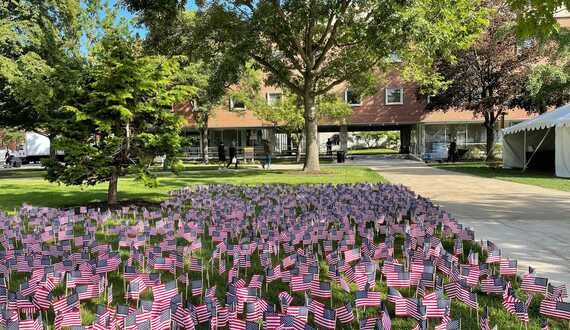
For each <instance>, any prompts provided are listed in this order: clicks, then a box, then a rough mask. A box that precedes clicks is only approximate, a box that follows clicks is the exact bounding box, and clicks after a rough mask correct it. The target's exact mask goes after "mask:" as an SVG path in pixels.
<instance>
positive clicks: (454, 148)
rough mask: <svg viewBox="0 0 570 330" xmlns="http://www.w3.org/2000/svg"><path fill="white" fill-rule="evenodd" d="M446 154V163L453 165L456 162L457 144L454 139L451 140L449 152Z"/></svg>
mask: <svg viewBox="0 0 570 330" xmlns="http://www.w3.org/2000/svg"><path fill="white" fill-rule="evenodd" d="M447 153H448V155H447V161H449V162H452V163H455V161H457V142H456V140H455V139H453V141H451V143H450V144H449V150H448V152H447Z"/></svg>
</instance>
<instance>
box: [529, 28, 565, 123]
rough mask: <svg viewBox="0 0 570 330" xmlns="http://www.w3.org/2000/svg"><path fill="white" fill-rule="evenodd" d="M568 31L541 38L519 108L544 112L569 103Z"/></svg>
mask: <svg viewBox="0 0 570 330" xmlns="http://www.w3.org/2000/svg"><path fill="white" fill-rule="evenodd" d="M569 41H570V31H569V30H568V29H562V30H560V31H559V32H558V33H556V34H552V35H550V37H549V38H542V39H540V46H541V49H540V53H541V55H542V56H541V60H540V62H539V63H537V64H536V65H534V66H532V67H531V69H530V71H529V74H528V76H527V79H526V84H525V86H524V90H523V93H521V99H520V102H519V105H520V106H522V107H523V108H525V109H527V110H528V111H529V112H538V113H544V112H546V111H547V110H548V109H549V108H551V107H556V106H561V105H563V104H566V103H568V102H570V51H569V49H568V47H569V45H570V43H569Z"/></svg>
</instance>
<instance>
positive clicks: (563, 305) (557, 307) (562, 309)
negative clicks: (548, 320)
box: [540, 299, 570, 320]
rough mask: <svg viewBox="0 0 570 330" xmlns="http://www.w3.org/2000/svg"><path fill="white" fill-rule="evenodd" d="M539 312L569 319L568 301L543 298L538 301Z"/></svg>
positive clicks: (569, 306)
mask: <svg viewBox="0 0 570 330" xmlns="http://www.w3.org/2000/svg"><path fill="white" fill-rule="evenodd" d="M540 314H542V315H544V316H550V317H553V318H557V319H561V320H570V303H567V302H564V301H554V300H548V299H544V300H542V302H541V303H540Z"/></svg>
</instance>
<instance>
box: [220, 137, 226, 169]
mask: <svg viewBox="0 0 570 330" xmlns="http://www.w3.org/2000/svg"><path fill="white" fill-rule="evenodd" d="M218 161H219V162H220V164H223V163H225V162H226V147H225V146H224V141H220V144H219V145H218Z"/></svg>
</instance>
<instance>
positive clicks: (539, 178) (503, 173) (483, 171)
mask: <svg viewBox="0 0 570 330" xmlns="http://www.w3.org/2000/svg"><path fill="white" fill-rule="evenodd" d="M431 166H433V167H436V168H441V169H444V170H449V171H455V172H461V173H466V174H472V175H476V176H481V177H485V178H493V179H498V180H504V181H511V182H517V183H523V184H530V185H533V186H539V187H544V188H550V189H556V190H562V191H570V180H569V179H564V178H557V177H555V176H554V175H553V174H550V173H545V172H538V171H532V170H528V171H526V172H524V173H523V172H521V170H520V169H512V170H511V169H504V168H501V167H496V168H495V167H489V166H488V165H487V164H485V163H481V162H477V163H461V164H433V165H431Z"/></svg>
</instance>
